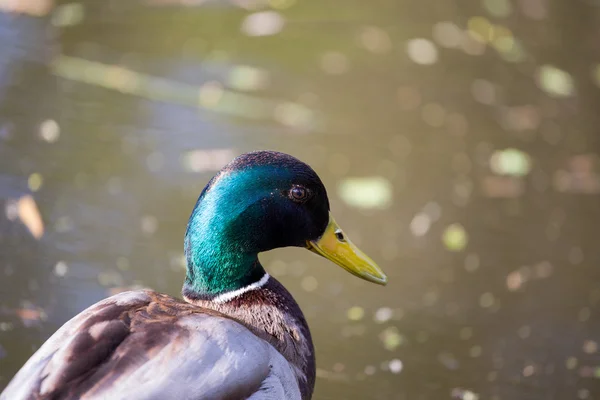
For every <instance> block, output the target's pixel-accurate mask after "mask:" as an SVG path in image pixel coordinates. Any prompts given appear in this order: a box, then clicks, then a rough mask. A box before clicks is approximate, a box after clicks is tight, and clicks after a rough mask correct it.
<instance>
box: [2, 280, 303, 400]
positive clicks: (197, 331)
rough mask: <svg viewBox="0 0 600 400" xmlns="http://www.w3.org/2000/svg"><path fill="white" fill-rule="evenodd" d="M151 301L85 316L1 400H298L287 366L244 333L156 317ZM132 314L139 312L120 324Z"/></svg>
mask: <svg viewBox="0 0 600 400" xmlns="http://www.w3.org/2000/svg"><path fill="white" fill-rule="evenodd" d="M153 301H156V295H155V294H153V293H152V292H145V291H138V292H126V293H121V294H119V295H116V296H113V297H111V298H108V299H106V300H104V301H102V302H99V303H97V304H95V305H93V306H91V307H90V308H88V309H87V310H85V311H83V312H82V313H81V314H79V315H78V316H76V317H75V318H73V319H72V320H70V321H69V322H67V323H66V324H65V325H63V326H62V327H61V328H60V329H59V330H58V331H57V332H56V333H55V334H54V335H53V336H52V337H51V338H50V339H49V340H48V341H47V342H46V343H45V344H44V345H43V346H42V347H41V348H40V349H39V350H38V351H37V352H36V353H35V354H34V355H33V356H32V357H31V359H30V360H29V361H28V362H27V363H26V364H25V366H24V367H23V368H22V369H21V370H20V371H19V372H18V373H17V375H16V376H15V377H14V378H13V380H12V381H11V382H10V384H9V385H8V387H7V388H6V390H5V391H4V392H3V393H2V394H1V395H0V400H20V399H44V398H48V399H49V398H61V399H63V398H64V399H71V398H80V399H115V400H118V399H165V400H169V399H190V400H192V399H202V400H204V399H206V400H221V399H243V398H251V399H252V400H268V399H298V400H299V399H300V392H299V389H298V385H297V381H296V378H295V375H294V373H293V371H292V368H291V367H290V364H289V363H288V362H287V361H286V360H285V358H284V357H283V356H282V355H281V354H280V353H279V352H277V350H275V348H274V347H272V346H271V345H270V344H268V343H267V342H266V341H264V340H262V339H260V338H258V337H257V336H255V335H254V334H252V333H251V332H250V331H249V330H248V329H246V328H245V327H244V326H242V325H241V324H239V323H237V322H235V321H233V320H230V319H228V318H225V317H221V316H216V315H211V314H209V313H206V314H205V313H188V314H183V316H173V315H168V313H169V312H171V311H169V310H167V315H168V317H169V318H170V319H169V318H166V317H160V316H157V313H156V312H154V311H153V308H152V307H153V303H152V302H153ZM132 309H140V310H142V311H141V312H136V313H135V314H131V315H134V317H133V318H132V319H131V320H129V319H128V318H129V317H127V318H125V317H123V315H124V314H123V310H132ZM109 311H110V312H109Z"/></svg>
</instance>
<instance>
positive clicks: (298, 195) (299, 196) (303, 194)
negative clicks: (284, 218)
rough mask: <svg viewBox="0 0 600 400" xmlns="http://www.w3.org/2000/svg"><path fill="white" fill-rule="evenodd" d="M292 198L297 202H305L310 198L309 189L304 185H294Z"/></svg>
mask: <svg viewBox="0 0 600 400" xmlns="http://www.w3.org/2000/svg"><path fill="white" fill-rule="evenodd" d="M290 198H291V199H292V200H294V201H297V202H303V201H305V200H306V199H308V190H306V188H303V187H302V186H294V187H293V188H291V189H290Z"/></svg>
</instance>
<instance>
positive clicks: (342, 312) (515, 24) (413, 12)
mask: <svg viewBox="0 0 600 400" xmlns="http://www.w3.org/2000/svg"><path fill="white" fill-rule="evenodd" d="M458 3H459V2H456V3H454V2H444V3H443V4H442V3H440V2H434V1H425V2H421V3H419V2H409V1H397V2H392V1H378V2H373V3H368V2H358V1H352V2H342V1H330V2H327V3H326V4H325V3H320V2H314V1H313V2H311V1H301V0H298V1H297V2H293V1H272V2H270V3H269V2H264V3H262V2H253V3H252V4H255V5H256V7H257V8H256V9H252V10H244V9H242V8H239V7H228V6H227V7H226V6H216V7H215V6H210V5H203V6H202V7H190V8H183V9H180V8H178V7H167V8H162V7H158V8H156V7H146V6H141V5H136V2H133V1H132V2H124V1H122V2H106V4H104V3H101V2H94V1H90V2H88V3H83V4H80V3H69V4H67V5H66V6H65V5H61V7H62V8H59V9H57V10H55V12H54V14H53V15H52V16H48V17H46V18H31V17H25V16H21V17H14V16H7V15H6V14H0V39H2V40H1V41H0V43H2V44H1V45H0V54H1V55H2V57H1V59H0V206H1V207H0V209H1V210H4V211H3V212H2V213H0V388H2V387H4V386H5V385H6V384H7V383H8V381H9V380H10V378H11V377H12V375H13V374H14V373H15V372H16V371H17V370H18V368H19V367H20V366H21V365H22V364H23V363H24V362H25V360H26V359H27V358H28V357H29V356H30V355H31V354H32V353H33V351H34V350H35V349H36V348H37V347H38V346H39V345H40V344H41V343H43V341H44V340H45V339H46V338H47V337H48V336H49V335H50V334H51V333H52V332H53V331H54V330H55V329H56V328H57V327H58V326H59V325H60V324H61V323H63V322H64V321H66V320H67V319H68V318H70V317H71V316H73V315H75V314H76V313H77V312H79V311H81V310H82V309H84V308H85V307H87V306H88V305H90V304H92V303H94V302H96V301H98V300H100V299H102V298H104V297H106V296H108V295H110V294H112V293H115V292H117V291H119V290H122V289H123V288H126V287H130V286H144V287H151V288H154V289H156V290H159V291H163V292H167V293H170V294H173V295H177V294H178V292H179V290H180V287H181V284H182V282H183V278H184V274H185V270H184V268H183V264H182V263H183V258H182V253H183V233H184V230H185V225H186V222H187V218H188V216H189V213H190V212H191V209H192V207H193V205H194V202H195V200H196V198H197V196H198V194H199V192H200V190H201V189H202V188H203V187H204V185H205V184H206V182H207V181H208V179H210V177H211V176H212V175H213V174H214V172H215V171H216V170H217V169H218V168H219V167H220V166H221V165H223V164H225V163H226V162H227V161H229V160H230V159H231V158H233V157H234V156H236V155H237V154H239V153H241V152H245V151H249V150H256V149H273V150H279V151H284V152H287V153H290V154H293V155H294V156H296V157H298V158H300V159H302V160H304V161H306V162H308V163H309V164H310V165H311V166H312V167H313V168H314V169H315V170H316V171H317V172H318V173H319V175H320V176H321V178H322V179H323V181H324V183H325V185H326V186H327V188H328V190H329V196H330V200H331V206H332V211H333V214H334V215H335V218H336V220H337V222H338V223H339V224H340V225H341V226H342V227H343V228H344V229H345V231H346V232H347V234H348V235H349V236H350V237H351V238H352V240H353V241H354V242H355V243H356V244H358V245H359V246H360V247H361V248H362V249H363V250H364V251H365V252H366V253H367V254H369V255H370V256H371V257H372V258H373V259H375V260H376V261H377V262H378V263H379V265H380V266H381V267H382V268H383V269H384V271H385V272H386V273H387V275H388V277H389V280H390V283H389V285H388V286H387V287H385V288H382V287H379V286H376V285H372V284H369V283H367V282H364V281H360V280H358V279H356V278H355V277H353V276H351V275H349V274H347V273H345V272H344V271H343V270H341V269H340V268H338V267H336V266H334V265H333V264H330V263H328V262H327V261H325V260H324V259H321V258H319V257H317V256H315V255H314V254H312V253H310V252H307V251H305V250H302V249H279V250H276V251H273V252H269V253H266V254H262V255H261V261H262V263H263V265H264V266H265V267H266V268H267V270H268V271H269V273H270V274H271V275H273V276H275V277H276V278H277V279H279V280H280V281H281V282H283V283H284V285H285V286H286V287H287V288H288V289H289V290H290V291H291V292H292V293H293V294H294V296H295V298H296V299H297V300H298V302H299V303H300V305H301V307H302V309H303V310H304V311H305V314H306V316H307V319H308V321H309V324H310V326H311V330H312V333H313V337H314V341H315V345H316V349H317V365H318V372H317V377H318V379H317V386H316V392H315V396H314V398H315V399H411V400H413V399H451V398H462V399H465V400H468V399H471V400H474V399H476V398H479V399H556V400H562V399H593V398H597V397H598V396H600V393H599V392H598V391H597V390H598V389H597V387H598V386H599V385H598V383H599V380H598V379H599V378H598V377H599V376H600V357H599V354H600V353H599V350H598V347H599V346H600V339H599V338H600V325H599V322H598V321H600V319H599V318H598V316H599V314H598V313H599V308H598V307H599V303H600V284H599V283H598V282H600V275H599V274H598V270H597V265H598V262H600V253H599V252H598V251H597V250H596V249H597V237H598V234H599V233H600V230H599V228H598V224H597V222H596V221H597V218H598V217H600V201H599V200H600V199H599V196H598V193H599V192H600V186H599V182H600V180H599V178H598V158H597V154H598V150H599V148H598V137H597V132H596V130H595V127H596V126H598V125H597V122H599V121H597V119H598V116H597V115H596V114H597V113H596V110H597V109H598V107H599V106H600V89H599V88H598V82H597V80H600V78H598V74H596V72H597V71H596V70H597V69H598V68H599V67H598V60H597V59H594V56H593V55H594V54H596V53H594V48H593V40H591V38H593V37H594V32H595V29H596V28H595V27H596V26H597V23H596V21H597V18H598V11H597V10H596V9H595V8H594V7H593V6H591V5H586V4H583V3H582V4H577V5H573V6H572V8H568V7H567V8H564V6H561V5H560V4H558V3H557V2H552V1H550V2H548V3H547V4H546V3H542V2H540V3H539V4H538V2H523V4H521V3H518V4H517V2H508V0H505V1H500V0H497V1H484V2H482V3H481V4H479V3H475V2H473V4H469V5H468V6H467V5H459V4H458ZM526 3H527V4H526ZM534 3H535V4H534ZM244 4H246V3H244ZM248 4H250V2H248ZM269 4H271V5H270V6H269ZM461 4H462V3H461ZM544 4H545V5H544ZM536 7H537V8H536ZM260 12H263V13H262V14H260ZM264 12H266V14H265V13H264ZM477 17H479V19H477ZM573 20H577V21H578V23H577V24H574V23H572V21H573ZM257 21H258V22H257ZM440 23H442V24H440ZM444 24H445V25H444ZM466 28H469V29H471V33H470V34H469V33H464V30H465V29H466ZM457 30H459V31H460V34H458V33H457ZM596 31H597V29H596ZM507 32H508V33H507ZM258 33H261V34H264V36H251V35H256V34H258ZM457 35H458V36H457ZM511 38H512V39H511ZM557 38H561V39H560V40H563V41H565V43H569V45H562V46H558V45H557V43H558V42H559V41H560V40H559V39H557ZM415 39H416V41H415ZM511 40H512V41H511ZM559 47H560V48H559ZM590 71H592V73H591V74H590ZM19 199H21V201H19ZM24 199H25V200H24ZM31 200H33V202H34V203H35V205H36V206H35V207H32V205H31V204H32V202H31ZM36 210H37V211H36ZM38 214H39V215H38ZM40 227H43V235H41V236H40V237H39V238H36V237H34V235H32V233H34V234H37V233H39V232H40Z"/></svg>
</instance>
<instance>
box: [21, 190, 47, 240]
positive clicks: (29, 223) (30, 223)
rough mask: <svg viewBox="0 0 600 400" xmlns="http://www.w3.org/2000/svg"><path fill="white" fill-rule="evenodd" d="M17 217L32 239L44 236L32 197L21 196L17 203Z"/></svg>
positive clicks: (41, 222) (42, 225) (40, 219)
mask: <svg viewBox="0 0 600 400" xmlns="http://www.w3.org/2000/svg"><path fill="white" fill-rule="evenodd" d="M17 209H18V215H19V219H20V220H21V222H23V225H25V226H26V227H27V229H29V232H31V234H32V235H33V237H34V238H36V239H39V238H41V237H42V236H43V235H44V222H43V221H42V217H41V215H40V212H39V210H38V208H37V204H36V203H35V200H34V199H33V197H31V196H29V195H27V196H23V197H21V198H20V199H19V201H18V202H17Z"/></svg>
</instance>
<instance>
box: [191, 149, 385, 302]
mask: <svg viewBox="0 0 600 400" xmlns="http://www.w3.org/2000/svg"><path fill="white" fill-rule="evenodd" d="M287 246H295V247H305V248H307V249H309V250H311V251H313V252H315V253H317V254H319V255H321V256H323V257H325V258H327V259H329V260H331V261H332V262H334V263H335V264H337V265H339V266H341V267H342V268H344V269H345V270H347V271H348V272H350V273H352V274H354V275H356V276H358V277H360V278H362V279H365V280H367V281H370V282H374V283H377V284H382V285H385V284H386V283H387V277H386V276H385V274H384V273H383V272H382V270H381V269H380V268H379V267H378V266H377V264H375V262H374V261H373V260H371V259H370V258H369V257H368V256H366V255H365V254H364V253H363V252H362V251H360V250H359V249H358V248H357V247H356V246H355V245H354V244H353V243H352V242H351V241H350V239H349V238H348V237H347V235H346V234H345V233H344V232H343V231H342V229H341V228H340V227H339V226H338V225H337V223H336V222H335V220H334V219H333V217H332V216H331V214H330V212H329V199H328V198H327V191H326V190H325V187H324V186H323V183H322V182H321V180H320V179H319V177H318V175H317V174H316V173H315V171H313V169H312V168H311V167H309V166H308V165H307V164H305V163H303V162H301V161H299V160H297V159H296V158H294V157H292V156H290V155H287V154H283V153H278V152H272V151H259V152H252V153H247V154H243V155H241V156H239V157H237V158H235V159H234V160H233V161H232V162H230V163H229V164H228V165H226V166H225V167H224V168H223V169H222V170H221V171H219V172H218V173H217V174H216V175H215V176H214V177H213V178H212V179H211V180H210V182H209V183H208V184H207V186H206V187H205V188H204V190H203V191H202V193H201V194H200V197H199V198H198V201H197V203H196V206H195V207H194V210H193V211H192V215H191V216H190V219H189V222H188V226H187V230H186V234H185V255H186V258H187V264H188V269H187V276H186V280H185V284H184V293H187V295H190V294H192V293H193V295H194V297H196V298H204V299H207V300H208V299H211V298H214V297H216V296H219V295H221V294H223V293H226V292H231V291H235V290H239V289H240V288H243V287H246V286H248V285H251V284H254V283H256V282H259V281H260V280H261V278H263V276H265V271H264V269H263V268H262V266H261V265H260V263H259V262H258V253H260V252H263V251H268V250H271V249H275V248H279V247H287Z"/></svg>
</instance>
